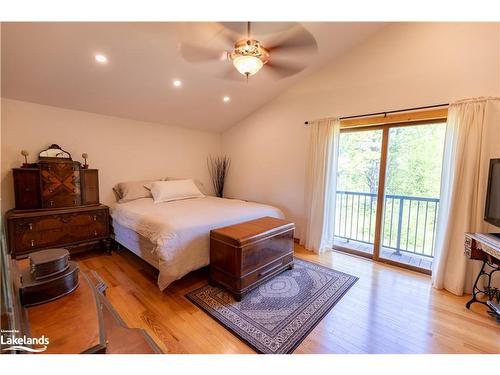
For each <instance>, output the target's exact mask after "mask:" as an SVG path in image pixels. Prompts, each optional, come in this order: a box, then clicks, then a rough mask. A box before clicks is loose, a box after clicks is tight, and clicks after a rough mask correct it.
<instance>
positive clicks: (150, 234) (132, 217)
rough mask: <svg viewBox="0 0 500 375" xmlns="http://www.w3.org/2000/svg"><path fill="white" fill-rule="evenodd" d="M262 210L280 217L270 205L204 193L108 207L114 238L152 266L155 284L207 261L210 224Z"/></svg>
mask: <svg viewBox="0 0 500 375" xmlns="http://www.w3.org/2000/svg"><path fill="white" fill-rule="evenodd" d="M264 216H272V217H277V218H283V217H284V215H283V212H281V211H280V210H279V209H278V208H276V207H273V206H269V205H265V204H259V203H254V202H246V201H242V200H237V199H224V198H216V197H209V196H207V197H204V198H195V199H185V200H179V201H174V202H164V203H154V202H153V199H152V198H142V199H137V200H134V201H130V202H125V203H117V204H115V205H114V206H112V207H111V217H112V218H113V228H114V231H115V236H116V240H117V241H118V242H119V243H120V244H122V245H123V246H125V247H126V248H128V249H129V250H131V251H132V252H134V253H135V254H137V255H138V256H140V257H141V258H143V259H144V260H146V261H147V262H148V263H150V264H152V265H153V266H154V267H156V268H158V270H159V271H160V272H159V275H158V286H159V288H160V289H161V290H164V289H165V288H166V287H168V285H169V284H171V283H172V282H173V281H175V280H178V279H180V278H181V277H182V276H184V275H186V274H187V273H189V272H191V271H194V270H196V269H199V268H201V267H204V266H206V265H208V263H209V258H210V230H212V229H214V228H220V227H224V226H227V225H232V224H237V223H241V222H244V221H248V220H252V219H257V218H259V217H264Z"/></svg>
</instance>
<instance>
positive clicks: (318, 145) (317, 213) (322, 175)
mask: <svg viewBox="0 0 500 375" xmlns="http://www.w3.org/2000/svg"><path fill="white" fill-rule="evenodd" d="M339 135H340V120H339V119H329V120H320V121H315V122H313V123H311V125H310V127H309V145H308V152H307V155H308V157H307V164H306V185H305V197H304V203H305V221H306V222H305V225H304V231H303V233H302V236H301V244H303V245H304V246H305V247H306V249H309V250H312V251H314V252H317V253H321V252H324V251H326V250H330V249H331V248H332V245H333V233H334V228H335V200H336V192H335V191H336V187H337V160H338V150H339Z"/></svg>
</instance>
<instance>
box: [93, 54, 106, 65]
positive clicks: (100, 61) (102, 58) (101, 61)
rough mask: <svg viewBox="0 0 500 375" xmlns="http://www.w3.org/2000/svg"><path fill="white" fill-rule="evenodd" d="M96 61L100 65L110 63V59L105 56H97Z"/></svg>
mask: <svg viewBox="0 0 500 375" xmlns="http://www.w3.org/2000/svg"><path fill="white" fill-rule="evenodd" d="M95 61H97V62H98V63H101V64H104V63H107V62H108V58H107V57H106V56H104V55H100V54H99V55H95Z"/></svg>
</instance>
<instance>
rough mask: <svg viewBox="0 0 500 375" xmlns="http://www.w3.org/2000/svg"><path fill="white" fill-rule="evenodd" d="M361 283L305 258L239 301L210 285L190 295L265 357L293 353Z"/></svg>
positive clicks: (191, 298) (201, 306)
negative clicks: (350, 289)
mask: <svg viewBox="0 0 500 375" xmlns="http://www.w3.org/2000/svg"><path fill="white" fill-rule="evenodd" d="M357 280H358V278H357V277H355V276H351V275H348V274H345V273H342V272H339V271H335V270H333V269H331V268H327V267H323V266H320V265H318V264H315V263H311V262H307V261H304V260H301V259H295V267H294V268H293V269H291V270H287V271H284V272H282V273H280V274H279V275H277V276H275V277H273V278H272V279H271V280H269V281H267V282H266V283H264V284H262V285H261V286H259V287H258V288H256V289H254V290H253V291H251V292H250V293H248V294H247V295H246V296H245V297H244V298H243V300H242V301H241V302H237V301H236V300H235V299H234V298H233V297H232V295H231V294H230V293H228V292H226V291H224V289H222V288H219V287H213V286H210V285H207V286H204V287H201V288H199V289H196V290H194V291H192V292H189V293H188V294H186V297H187V298H188V299H189V300H190V301H192V302H193V303H194V304H196V305H197V306H198V307H200V308H201V309H203V310H204V311H205V312H207V313H208V314H209V315H210V316H211V317H212V318H214V319H215V320H217V321H218V322H219V323H220V324H222V325H223V326H224V327H226V328H227V329H229V330H230V331H231V332H233V333H234V334H235V335H237V336H238V337H239V338H240V339H242V340H243V341H245V342H246V343H247V344H249V345H250V346H251V347H252V348H254V349H255V350H256V351H257V352H259V353H265V354H284V353H291V352H293V351H294V350H295V348H296V347H297V346H298V345H299V344H300V343H301V342H302V340H304V339H305V338H306V336H307V335H308V334H309V332H311V330H312V329H313V328H314V327H315V326H316V325H317V324H318V323H319V322H320V321H321V319H322V318H323V317H324V316H325V315H326V314H327V313H328V312H329V311H330V310H331V308H332V307H333V306H335V304H336V303H337V302H338V301H339V300H340V299H341V298H342V296H343V295H344V294H345V293H346V292H347V291H348V290H349V288H350V287H351V286H352V285H354V283H355V282H356V281H357Z"/></svg>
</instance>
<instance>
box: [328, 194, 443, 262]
mask: <svg viewBox="0 0 500 375" xmlns="http://www.w3.org/2000/svg"><path fill="white" fill-rule="evenodd" d="M376 203H377V195H376V194H375V193H359V192H353V191H341V190H339V191H337V206H336V207H337V208H336V220H335V236H336V237H339V238H343V239H346V240H354V241H357V242H362V243H366V244H373V241H374V237H375V210H376V206H377V204H376ZM438 211H439V198H424V197H410V196H405V195H386V196H385V204H384V213H383V219H382V246H383V247H385V248H389V249H393V250H394V251H395V252H396V253H398V254H399V253H400V252H401V251H404V252H409V253H413V254H419V255H423V256H427V257H433V256H434V240H435V237H436V222H437V214H438Z"/></svg>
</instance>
